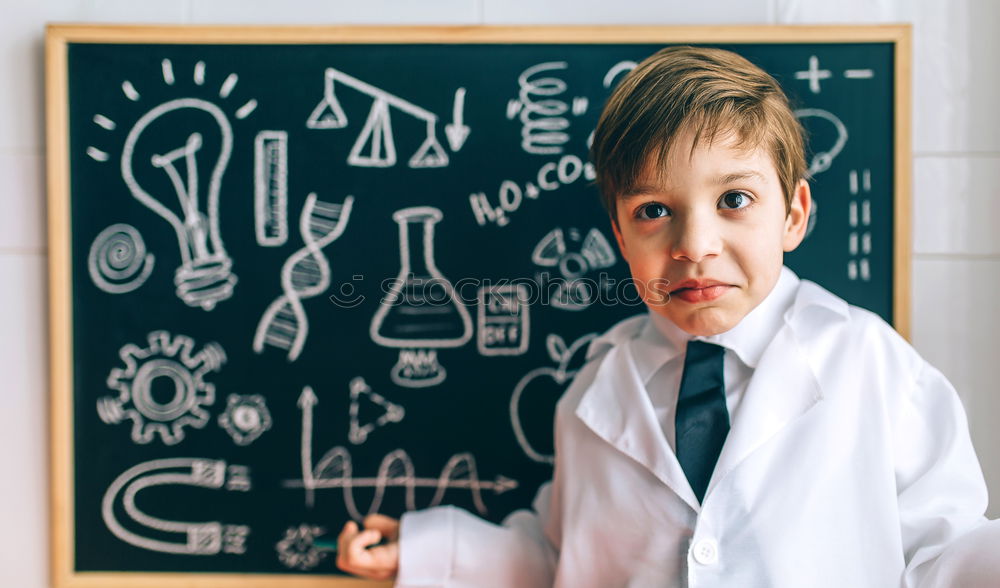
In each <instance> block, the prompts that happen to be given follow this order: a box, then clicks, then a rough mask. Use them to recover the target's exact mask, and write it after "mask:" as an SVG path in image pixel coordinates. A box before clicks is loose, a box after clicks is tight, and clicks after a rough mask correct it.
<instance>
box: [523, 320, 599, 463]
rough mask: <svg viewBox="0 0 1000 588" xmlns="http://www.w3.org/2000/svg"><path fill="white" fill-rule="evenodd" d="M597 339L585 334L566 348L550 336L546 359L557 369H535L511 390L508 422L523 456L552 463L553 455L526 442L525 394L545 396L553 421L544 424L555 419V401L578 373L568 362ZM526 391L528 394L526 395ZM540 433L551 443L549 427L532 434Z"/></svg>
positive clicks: (556, 336) (556, 338) (555, 337)
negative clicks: (522, 416) (523, 411)
mask: <svg viewBox="0 0 1000 588" xmlns="http://www.w3.org/2000/svg"><path fill="white" fill-rule="evenodd" d="M596 336H597V333H590V334H588V335H584V336H583V337H580V338H579V339H577V340H576V341H574V342H573V344H572V345H570V346H569V347H566V343H565V342H563V339H562V337H560V336H559V335H555V334H550V335H549V336H548V337H546V339H545V347H546V350H547V351H548V352H549V357H550V358H551V359H552V361H554V362H556V364H557V367H556V368H555V369H553V368H551V367H540V368H535V369H533V370H531V371H530V372H528V373H527V374H525V375H524V377H522V378H521V379H520V380H519V381H518V382H517V385H516V386H515V387H514V392H513V394H511V397H510V423H511V427H512V428H513V429H514V436H515V437H516V438H517V443H518V445H520V446H521V449H523V450H524V453H525V454H526V455H527V456H528V457H529V458H531V459H532V460H534V461H537V462H539V463H549V464H551V463H554V462H555V456H554V455H551V454H545V453H542V452H541V451H540V450H539V449H538V448H537V447H536V445H538V443H537V441H536V442H535V443H532V442H531V441H530V440H529V436H531V435H529V434H528V433H527V432H525V429H524V425H523V424H522V422H521V402H523V399H524V397H525V396H526V395H527V396H529V397H530V396H532V395H546V396H548V399H549V405H550V406H551V408H552V417H553V418H550V419H547V420H546V422H552V421H553V419H554V417H555V406H556V401H557V400H558V398H559V396H561V395H562V392H563V389H564V388H565V386H566V385H567V384H568V383H569V382H570V381H572V379H573V376H575V375H576V372H577V370H576V369H570V362H571V361H572V359H573V357H574V355H576V353H577V351H579V350H581V349H586V345H587V344H589V343H590V341H591V340H593V339H594V338H595V337H596ZM527 390H531V391H530V392H526V391H527ZM539 434H545V435H547V436H548V438H549V439H550V440H551V437H552V430H551V428H550V429H547V430H546V431H544V432H543V433H534V435H539ZM536 439H537V437H536Z"/></svg>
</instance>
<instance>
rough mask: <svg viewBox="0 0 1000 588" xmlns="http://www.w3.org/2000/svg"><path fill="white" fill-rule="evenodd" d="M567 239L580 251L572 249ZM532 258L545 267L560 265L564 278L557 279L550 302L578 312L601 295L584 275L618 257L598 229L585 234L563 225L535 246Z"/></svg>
mask: <svg viewBox="0 0 1000 588" xmlns="http://www.w3.org/2000/svg"><path fill="white" fill-rule="evenodd" d="M567 241H568V242H569V243H570V244H572V245H573V247H574V249H577V251H571V250H570V248H569V247H568V246H567ZM531 261H532V262H534V263H535V264H536V265H539V266H541V267H555V268H558V270H559V274H560V275H561V276H562V280H561V281H558V282H556V289H555V291H554V292H553V293H552V294H553V295H552V298H551V299H550V302H551V303H552V305H553V306H555V307H556V308H561V309H563V310H573V311H578V310H583V309H585V308H587V307H588V306H590V305H591V304H593V303H594V301H595V300H596V298H597V292H596V291H595V290H593V289H592V288H590V287H589V286H590V285H589V284H588V283H586V282H584V281H583V280H582V278H583V276H585V275H586V274H587V273H588V272H590V271H593V270H595V269H604V268H608V267H611V266H613V265H614V264H615V262H616V261H617V257H616V256H615V251H614V248H613V247H612V246H611V243H610V242H609V241H608V239H607V238H606V237H605V236H604V234H603V233H601V231H599V230H598V229H596V228H592V229H590V230H589V231H588V232H587V235H586V236H585V237H583V236H581V235H580V231H579V230H577V229H576V228H570V229H568V230H567V231H566V232H565V233H564V231H563V230H562V228H559V227H556V228H554V229H552V230H551V231H549V232H548V233H546V234H545V236H544V237H542V238H541V240H540V241H539V242H538V243H537V244H536V245H535V248H534V250H533V251H532V253H531ZM539 281H541V279H539Z"/></svg>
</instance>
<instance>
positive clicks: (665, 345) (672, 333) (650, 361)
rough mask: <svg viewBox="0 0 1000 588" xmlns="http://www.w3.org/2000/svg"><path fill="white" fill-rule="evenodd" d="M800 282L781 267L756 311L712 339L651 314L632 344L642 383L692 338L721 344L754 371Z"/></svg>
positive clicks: (681, 350)
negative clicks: (775, 280)
mask: <svg viewBox="0 0 1000 588" xmlns="http://www.w3.org/2000/svg"><path fill="white" fill-rule="evenodd" d="M799 282H800V280H799V278H798V276H796V275H795V272H793V271H792V270H790V269H788V268H787V267H782V268H781V273H780V275H779V277H778V281H777V282H776V283H775V285H774V288H772V289H771V292H770V293H769V294H768V295H767V296H766V297H765V298H764V300H762V301H761V302H760V304H758V305H757V307H756V308H754V309H753V310H751V311H750V312H749V313H747V315H746V316H745V317H743V320H741V321H740V322H739V323H738V324H737V325H736V326H735V327H733V328H732V329H730V330H728V331H726V332H725V333H719V334H718V335H712V336H709V337H702V336H698V337H692V336H691V335H689V334H688V333H686V332H684V331H683V330H682V329H681V328H680V327H678V326H677V325H675V324H673V323H672V322H670V319H668V318H666V317H663V316H660V315H658V314H656V313H655V312H650V313H649V322H648V323H647V324H646V326H645V327H644V328H643V329H642V331H641V332H640V333H639V336H638V337H636V338H635V339H633V340H632V341H631V345H632V355H633V357H634V358H635V364H636V369H638V370H639V375H640V377H641V378H642V381H643V383H646V384H648V383H649V380H650V379H651V378H652V377H653V374H655V373H656V372H657V371H658V370H659V369H660V368H662V367H663V366H664V365H665V364H666V363H667V362H669V361H670V360H672V359H673V358H675V357H677V356H678V355H679V354H681V353H683V352H684V351H685V350H686V349H687V343H688V341H689V340H692V339H693V340H696V341H705V342H708V343H714V344H716V345H721V346H723V347H725V348H726V349H728V350H730V351H732V352H733V353H735V354H736V356H737V357H739V358H740V360H741V361H742V362H743V363H744V364H746V365H748V366H750V368H753V369H755V368H756V367H757V364H758V363H760V358H761V356H762V355H763V354H764V350H765V349H766V348H767V345H768V343H770V341H771V338H772V337H773V336H774V335H775V334H776V333H777V332H778V330H779V329H780V328H781V326H782V325H783V324H784V314H785V311H786V310H788V309H789V308H790V307H791V306H792V304H793V301H794V299H795V293H796V290H797V289H798V286H799Z"/></svg>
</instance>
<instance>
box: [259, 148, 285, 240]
mask: <svg viewBox="0 0 1000 588" xmlns="http://www.w3.org/2000/svg"><path fill="white" fill-rule="evenodd" d="M253 146H254V167H253V170H254V175H253V182H254V191H253V212H254V234H255V235H256V236H257V244H258V245H260V246H262V247H278V246H281V245H284V244H285V241H287V240H288V133H287V132H286V131H261V132H259V133H257V137H256V138H254V144H253Z"/></svg>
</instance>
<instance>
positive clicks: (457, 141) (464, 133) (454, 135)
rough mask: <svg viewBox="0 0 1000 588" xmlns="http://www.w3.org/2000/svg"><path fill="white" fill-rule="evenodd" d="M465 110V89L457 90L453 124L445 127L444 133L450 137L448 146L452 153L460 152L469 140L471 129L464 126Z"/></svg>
mask: <svg viewBox="0 0 1000 588" xmlns="http://www.w3.org/2000/svg"><path fill="white" fill-rule="evenodd" d="M464 110H465V88H459V89H457V90H455V107H454V110H453V111H452V119H453V121H454V122H452V123H451V124H449V125H445V126H444V133H445V134H446V135H448V144H449V145H451V150H452V151H458V150H459V149H461V148H462V145H465V140H466V139H468V138H469V132H470V131H471V129H470V128H469V127H468V126H466V125H464V124H462V119H463V117H464V114H463V111H464Z"/></svg>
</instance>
